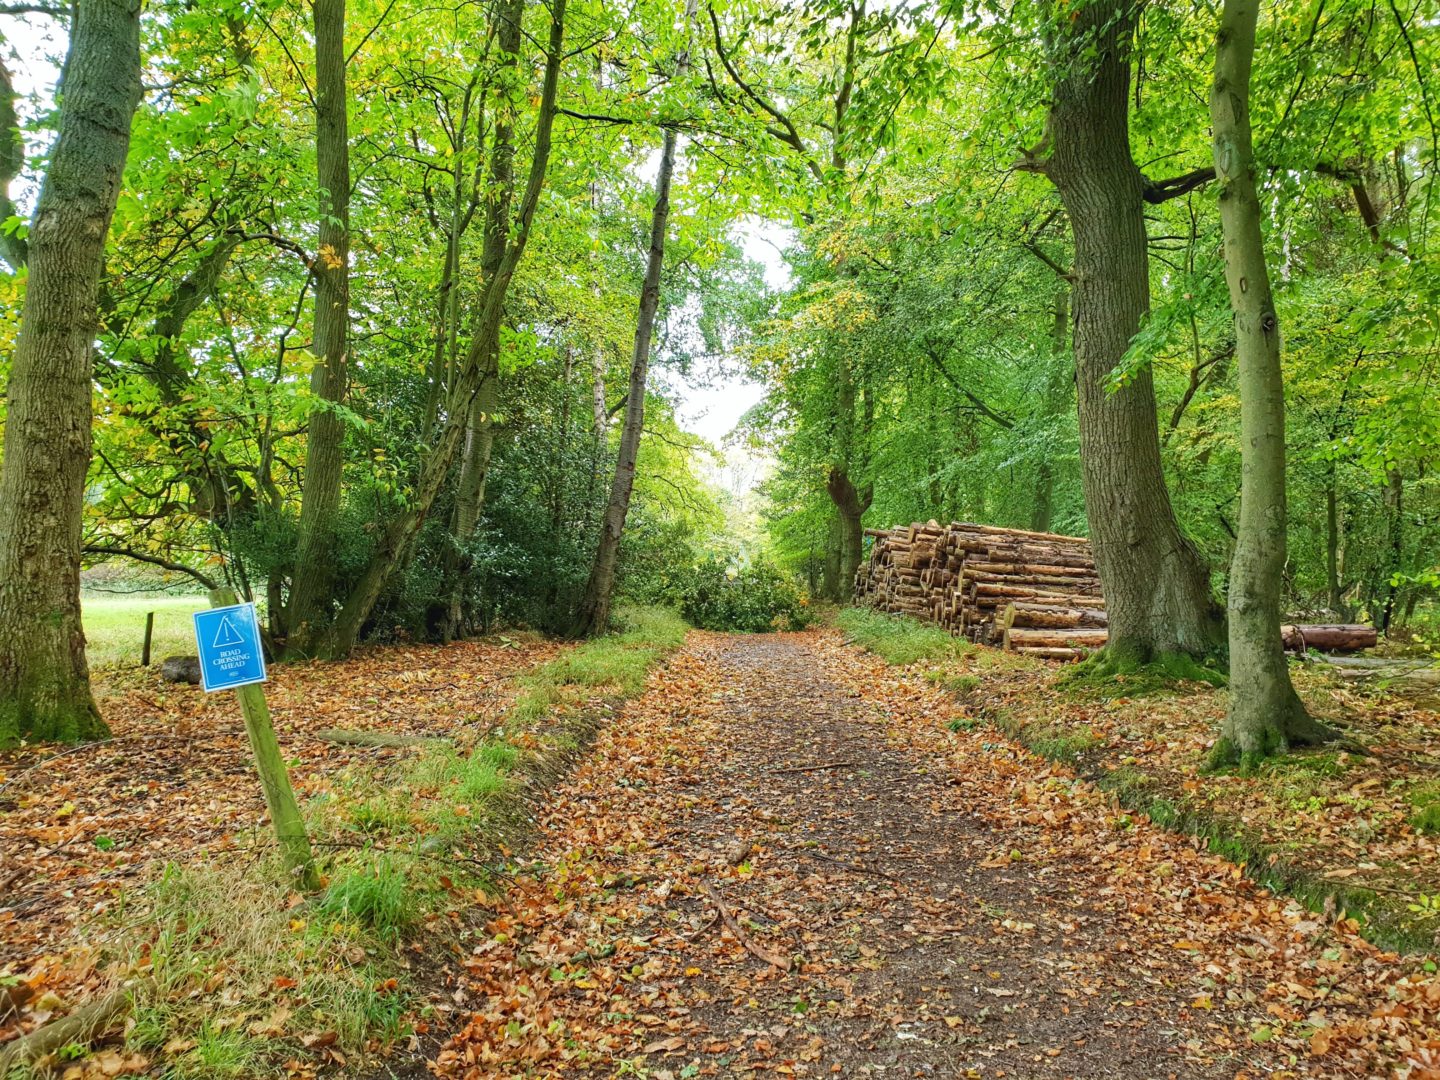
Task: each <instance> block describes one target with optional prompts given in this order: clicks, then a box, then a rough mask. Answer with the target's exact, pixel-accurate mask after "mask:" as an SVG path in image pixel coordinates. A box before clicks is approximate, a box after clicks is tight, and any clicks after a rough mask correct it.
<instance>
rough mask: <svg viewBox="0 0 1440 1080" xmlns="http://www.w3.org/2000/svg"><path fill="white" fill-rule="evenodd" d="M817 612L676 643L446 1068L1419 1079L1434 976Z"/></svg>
mask: <svg viewBox="0 0 1440 1080" xmlns="http://www.w3.org/2000/svg"><path fill="white" fill-rule="evenodd" d="M961 715H962V714H961V712H960V711H959V706H958V705H957V704H956V702H955V699H954V698H953V697H952V696H951V695H949V694H948V693H946V692H944V691H942V690H940V689H938V688H936V687H934V686H931V685H929V684H927V683H926V682H925V681H924V680H923V679H921V678H920V677H918V676H917V675H916V674H914V673H911V672H906V671H904V670H899V669H891V668H887V667H886V666H885V665H884V664H883V663H881V662H880V661H878V660H877V659H875V658H874V657H871V656H869V655H867V654H863V653H860V652H858V651H857V650H855V649H853V648H850V647H848V646H846V645H845V644H844V643H843V642H842V641H841V640H840V637H839V635H838V634H836V633H835V632H834V631H820V632H810V633H805V634H790V635H765V636H748V637H747V636H739V635H734V636H727V635H718V634H694V635H692V636H691V639H690V642H689V644H688V645H687V646H686V648H685V649H684V650H682V651H681V652H680V653H678V654H676V656H674V657H673V658H672V660H671V661H670V663H669V664H668V666H667V667H666V668H665V669H663V670H662V671H660V672H657V673H654V674H652V676H651V679H650V683H649V687H648V690H647V692H646V693H645V695H644V696H642V697H641V698H640V699H638V700H636V701H633V702H631V704H630V705H629V706H627V708H626V710H625V711H624V713H623V714H622V715H621V716H620V717H619V718H618V719H616V720H615V721H613V722H612V723H611V724H610V725H609V727H608V728H607V729H606V730H605V731H604V732H603V733H602V735H601V737H600V739H599V741H598V743H597V745H596V747H595V749H594V752H593V754H592V755H591V757H590V758H589V759H588V760H587V761H586V763H585V764H583V765H582V766H581V767H580V769H579V770H578V772H577V773H576V774H575V776H574V777H573V779H572V780H571V781H570V782H568V783H566V784H565V785H563V786H562V787H561V788H560V789H559V790H558V791H557V792H556V793H555V795H554V798H553V799H552V800H550V802H549V803H548V805H547V807H546V808H545V809H544V811H543V813H542V815H541V817H542V821H541V824H542V830H541V837H542V840H541V843H540V845H539V846H538V847H537V848H536V850H535V851H534V852H533V855H532V857H531V858H530V859H529V860H528V861H526V862H524V863H523V864H522V869H521V870H520V872H519V873H518V875H517V876H516V877H515V878H514V879H513V881H512V883H511V887H510V889H509V892H508V895H507V897H506V898H505V899H504V901H503V902H502V903H501V904H499V905H498V906H497V907H496V908H495V909H494V911H493V912H492V913H491V918H490V919H489V920H488V921H487V922H486V923H485V924H484V925H483V929H482V930H481V931H479V932H477V934H476V936H475V938H474V939H473V940H472V941H471V942H470V943H469V947H468V948H467V951H466V953H465V955H464V957H463V961H462V962H461V963H460V964H459V965H458V966H457V968H456V969H455V970H454V971H451V972H449V973H448V975H446V976H444V978H445V979H446V980H447V982H446V986H445V988H444V996H443V998H442V999H441V1000H439V1001H438V1002H437V1012H438V1014H439V1015H440V1017H442V1019H443V1018H448V1019H443V1022H444V1023H445V1024H447V1025H448V1032H449V1036H448V1041H447V1042H446V1043H445V1044H444V1046H443V1047H442V1048H441V1049H440V1050H439V1052H438V1054H437V1055H436V1056H435V1058H434V1060H433V1062H432V1063H431V1064H430V1068H431V1070H432V1071H433V1072H434V1073H435V1074H437V1075H438V1076H440V1077H455V1078H465V1080H479V1078H481V1077H499V1076H509V1075H514V1076H519V1075H525V1076H566V1077H584V1076H613V1075H632V1074H633V1075H647V1076H649V1077H652V1078H653V1080H675V1078H679V1077H692V1076H725V1077H728V1076H751V1075H778V1076H829V1075H836V1076H865V1075H880V1074H882V1073H883V1074H886V1075H910V1076H931V1075H933V1076H944V1077H1046V1076H1056V1077H1062V1076H1094V1077H1136V1078H1139V1077H1147V1078H1150V1077H1208V1076H1217V1077H1218V1076H1228V1077H1260V1076H1276V1077H1285V1076H1292V1077H1299V1076H1305V1077H1311V1076H1335V1077H1369V1076H1382V1075H1396V1076H1399V1077H1404V1078H1406V1080H1422V1078H1433V1077H1440V1023H1437V1019H1440V983H1437V981H1436V979H1435V978H1434V977H1433V976H1431V975H1429V974H1427V973H1426V972H1425V970H1424V961H1423V960H1422V959H1420V958H1415V957H1405V958H1402V957H1398V956H1396V955H1395V954H1393V953H1386V952H1384V951H1382V950H1381V949H1379V948H1377V947H1376V946H1374V945H1372V944H1370V943H1369V942H1367V941H1365V940H1363V939H1362V938H1361V937H1359V936H1358V934H1357V933H1356V932H1355V926H1354V924H1353V923H1352V922H1349V921H1347V920H1339V921H1333V922H1332V921H1330V920H1326V919H1324V918H1321V917H1319V916H1316V915H1314V914H1312V913H1310V912H1308V911H1306V910H1305V909H1303V908H1302V907H1300V906H1299V905H1298V904H1296V903H1294V902H1292V901H1289V900H1287V899H1285V898H1282V897H1277V896H1274V895H1272V894H1270V893H1269V892H1267V891H1266V890H1264V889H1262V888H1260V887H1258V886H1256V885H1255V884H1254V883H1253V882H1251V881H1249V880H1248V879H1247V878H1245V877H1244V875H1243V874H1242V873H1241V871H1240V869H1239V868H1238V867H1237V866H1235V865H1234V864H1232V863H1229V862H1227V861H1225V860H1223V859H1220V858H1217V857H1215V856H1211V855H1209V854H1205V853H1203V852H1202V851H1199V850H1197V844H1196V843H1195V842H1194V841H1192V840H1190V839H1188V838H1185V837H1182V836H1179V835H1176V834H1173V833H1170V832H1166V831H1164V830H1161V829H1159V828H1156V827H1154V826H1151V825H1150V824H1149V823H1148V822H1147V821H1145V820H1144V819H1143V818H1142V819H1139V820H1134V821H1129V820H1126V821H1124V822H1120V821H1118V820H1117V813H1116V808H1115V805H1114V802H1113V799H1112V797H1111V796H1109V795H1107V794H1106V793H1104V792H1102V791H1100V790H1098V789H1097V788H1096V787H1095V786H1094V785H1093V784H1092V783H1090V782H1088V781H1086V780H1083V779H1080V778H1077V777H1076V776H1075V775H1074V774H1073V773H1072V772H1071V771H1070V770H1069V769H1067V768H1065V767H1062V766H1057V765H1053V764H1051V763H1049V762H1046V761H1044V760H1042V759H1040V758H1037V757H1036V756H1034V755H1032V754H1031V753H1029V752H1028V751H1026V750H1024V749H1022V748H1021V747H1019V746H1018V745H1016V744H1014V743H1011V742H1009V741H1007V740H1004V739H998V738H997V737H996V736H994V735H993V733H987V732H984V731H974V730H964V729H956V730H951V727H952V725H951V723H950V722H951V721H953V720H955V719H957V718H959V717H961Z"/></svg>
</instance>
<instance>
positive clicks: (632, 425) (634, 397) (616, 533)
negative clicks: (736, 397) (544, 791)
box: [574, 0, 696, 637]
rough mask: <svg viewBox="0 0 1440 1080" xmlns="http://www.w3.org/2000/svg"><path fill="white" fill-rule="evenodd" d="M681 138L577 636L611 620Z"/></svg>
mask: <svg viewBox="0 0 1440 1080" xmlns="http://www.w3.org/2000/svg"><path fill="white" fill-rule="evenodd" d="M695 9H696V0H689V2H688V3H687V4H686V6H685V26H686V32H687V33H688V31H689V26H690V21H691V20H692V19H693V18H694V17H695ZM689 63H690V53H689V49H688V47H687V48H686V50H685V51H684V52H682V53H681V54H680V56H679V58H678V60H677V61H676V64H675V76H676V78H677V79H678V78H681V77H683V76H684V74H685V70H686V68H688V67H689ZM677 141H678V137H677V133H676V130H675V128H674V127H673V126H671V127H666V128H665V139H664V143H663V144H662V147H661V151H660V171H659V173H657V174H656V176H655V209H654V210H653V211H652V212H651V214H650V254H649V256H648V257H647V259H646V262H645V280H644V283H643V284H642V286H641V289H640V314H639V317H638V319H637V320H636V323H635V351H634V354H633V355H632V356H631V358H630V384H629V388H628V390H627V397H626V400H625V420H624V422H623V424H622V426H621V428H620V452H619V456H618V458H617V459H616V461H615V476H614V479H613V480H612V481H611V483H610V500H609V502H608V503H607V504H606V506H605V517H604V519H603V520H602V521H601V523H600V542H599V544H598V546H597V547H596V549H595V561H594V563H593V564H592V565H591V568H590V580H589V581H588V582H586V584H585V595H584V596H583V597H582V598H581V601H580V610H579V612H578V613H577V614H576V616H575V626H574V634H575V636H576V637H590V636H593V635H595V634H601V633H604V632H605V628H606V627H607V626H608V625H609V623H610V602H611V600H612V599H613V598H614V592H615V570H616V567H617V566H618V565H619V563H620V538H621V536H622V535H623V534H624V532H625V518H626V515H627V514H629V512H630V496H631V494H632V492H633V491H634V489H635V461H636V458H637V457H638V455H639V452H640V434H641V431H642V430H643V428H644V425H645V383H646V379H647V377H648V375H649V371H650V339H651V336H652V335H653V334H654V331H655V312H656V310H657V309H658V308H659V307H660V276H661V272H662V271H663V270H664V268H665V230H666V227H667V225H668V223H669V221H670V183H671V180H672V179H673V178H674V176H675V146H676V143H677Z"/></svg>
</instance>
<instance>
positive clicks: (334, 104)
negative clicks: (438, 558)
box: [285, 0, 350, 655]
mask: <svg viewBox="0 0 1440 1080" xmlns="http://www.w3.org/2000/svg"><path fill="white" fill-rule="evenodd" d="M314 18H315V21H314V27H315V90H314V95H315V164H316V177H315V179H316V182H317V186H318V194H319V198H318V203H319V210H320V213H319V220H318V227H317V229H316V234H317V237H318V240H319V244H318V247H317V249H316V252H315V256H314V260H313V262H312V265H311V269H312V272H313V273H314V276H315V325H314V341H313V344H312V346H311V347H312V350H313V351H314V353H315V359H316V364H315V369H314V371H313V373H312V374H311V377H310V392H311V394H312V395H313V397H314V399H315V404H314V406H313V407H312V408H311V410H310V415H309V424H308V433H307V436H306V441H305V473H304V477H305V480H304V490H303V494H302V496H301V500H300V525H299V536H298V540H297V542H296V551H295V569H294V571H293V572H292V573H291V575H290V599H289V603H288V606H287V609H286V620H285V621H286V629H287V631H288V641H287V645H288V648H289V650H290V651H291V652H293V653H296V654H298V655H304V654H306V653H308V652H309V651H310V650H311V648H313V642H314V640H315V637H316V634H317V632H318V631H323V630H324V628H325V626H326V625H327V624H328V622H329V619H330V611H329V607H330V596H331V592H332V589H333V582H334V578H335V528H336V518H337V516H338V513H339V509H340V494H341V483H342V481H343V479H344V470H345V457H344V453H345V421H344V419H343V418H342V417H341V415H340V413H339V411H338V407H339V406H340V405H342V404H343V403H344V401H345V394H346V390H347V388H348V383H349V381H350V374H349V364H350V352H349V333H350V126H349V121H348V118H347V115H346V114H347V112H348V110H349V108H350V96H349V92H348V90H347V88H346V81H345V67H346V64H347V63H348V59H347V56H348V54H347V52H346V45H345V0H314Z"/></svg>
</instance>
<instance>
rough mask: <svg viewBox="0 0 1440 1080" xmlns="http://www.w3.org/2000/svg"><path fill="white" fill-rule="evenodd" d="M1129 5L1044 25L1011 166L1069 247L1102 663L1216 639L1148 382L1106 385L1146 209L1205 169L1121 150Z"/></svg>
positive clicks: (1131, 312)
mask: <svg viewBox="0 0 1440 1080" xmlns="http://www.w3.org/2000/svg"><path fill="white" fill-rule="evenodd" d="M1138 10H1139V8H1138V5H1137V4H1135V3H1134V2H1133V0H1086V2H1085V3H1083V4H1081V5H1079V6H1078V7H1077V8H1076V9H1074V10H1073V11H1070V10H1067V11H1065V12H1064V13H1063V14H1057V16H1056V19H1055V25H1054V27H1053V29H1052V31H1051V33H1053V35H1054V37H1053V41H1052V43H1051V45H1050V51H1051V57H1050V63H1051V68H1052V71H1053V99H1052V103H1051V106H1050V112H1049V115H1048V117H1047V119H1046V126H1045V138H1044V140H1043V141H1042V143H1041V144H1040V145H1039V146H1038V147H1036V148H1035V150H1034V151H1032V152H1031V153H1030V154H1028V155H1027V157H1026V159H1025V160H1024V162H1023V163H1022V164H1023V166H1024V167H1025V168H1027V169H1031V170H1034V171H1038V172H1042V173H1044V175H1045V176H1047V177H1048V178H1049V179H1050V180H1051V182H1052V183H1054V185H1055V187H1056V189H1057V190H1058V191H1059V193H1060V198H1061V201H1062V202H1063V203H1064V205H1065V212H1066V216H1067V217H1068V219H1069V222H1070V229H1071V232H1072V234H1073V236H1074V242H1075V265H1074V269H1073V271H1072V281H1073V286H1074V288H1073V305H1074V346H1075V383H1076V393H1077V399H1078V402H1079V418H1080V464H1081V470H1082V475H1083V477H1084V484H1085V507H1086V511H1087V517H1088V520H1089V523H1090V535H1091V540H1092V543H1093V544H1094V549H1095V563H1096V566H1097V567H1098V568H1099V571H1100V579H1101V581H1102V582H1103V583H1104V586H1105V597H1106V609H1107V612H1108V614H1109V619H1110V625H1109V631H1110V639H1109V644H1108V645H1107V646H1106V652H1107V654H1108V655H1109V656H1110V657H1111V658H1112V659H1113V660H1117V661H1119V660H1126V661H1130V662H1134V661H1139V662H1145V661H1148V660H1150V659H1152V658H1154V657H1155V656H1157V655H1160V654H1164V653H1185V654H1189V655H1192V656H1197V657H1203V656H1207V655H1209V654H1211V653H1214V652H1215V651H1216V649H1217V647H1218V646H1219V644H1220V640H1221V636H1222V623H1221V618H1220V612H1219V609H1218V607H1217V605H1216V604H1215V602H1214V601H1213V599H1212V598H1211V593H1210V573H1209V568H1208V567H1207V565H1206V563H1205V560H1204V558H1203V557H1202V556H1201V554H1200V552H1199V550H1198V549H1197V548H1196V546H1195V544H1194V543H1193V542H1192V541H1191V540H1190V538H1189V537H1188V536H1186V535H1185V534H1184V532H1183V531H1182V530H1181V528H1180V524H1179V522H1178V521H1177V520H1176V517H1175V512H1174V509H1173V507H1172V506H1171V503H1170V496H1169V492H1168V490H1167V489H1166V486H1165V474H1164V470H1163V468H1162V466H1161V460H1160V438H1159V433H1158V418H1157V415H1156V407H1155V391H1154V384H1153V377H1152V374H1151V372H1150V370H1149V369H1148V368H1146V369H1144V370H1141V371H1139V372H1136V373H1135V374H1134V375H1133V376H1132V377H1131V378H1130V379H1128V380H1127V381H1126V382H1125V383H1124V384H1123V385H1121V386H1119V387H1118V388H1117V387H1115V386H1113V385H1112V382H1111V372H1112V371H1114V370H1115V369H1116V368H1118V367H1120V366H1121V361H1122V360H1123V358H1124V357H1125V354H1126V352H1127V350H1128V349H1129V347H1130V341H1131V339H1132V338H1133V337H1134V336H1135V334H1136V333H1137V332H1138V331H1139V329H1140V325H1141V320H1142V319H1143V318H1144V317H1145V315H1146V313H1147V312H1148V311H1149V307H1150V269H1149V256H1148V252H1147V235H1146V226H1145V207H1146V204H1147V202H1158V201H1163V200H1164V199H1165V198H1168V197H1170V196H1171V195H1172V194H1174V193H1175V192H1177V191H1182V190H1185V189H1186V187H1187V185H1191V184H1192V183H1193V182H1198V181H1199V180H1202V179H1203V178H1204V175H1203V173H1201V174H1198V175H1197V176H1196V177H1195V178H1194V181H1193V182H1192V180H1191V178H1179V179H1177V180H1175V181H1169V182H1160V183H1154V182H1151V181H1149V180H1148V179H1147V178H1146V177H1145V176H1144V174H1142V173H1141V171H1140V169H1139V167H1138V166H1137V165H1136V164H1135V159H1134V157H1133V155H1132V152H1131V149H1130V125H1129V115H1130V72H1131V64H1132V58H1133V51H1132V38H1133V35H1134V31H1135V18H1136V15H1137V13H1138Z"/></svg>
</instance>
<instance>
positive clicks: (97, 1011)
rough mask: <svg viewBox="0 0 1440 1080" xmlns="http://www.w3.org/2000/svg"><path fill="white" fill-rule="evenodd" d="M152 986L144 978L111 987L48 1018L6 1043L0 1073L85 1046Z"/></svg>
mask: <svg viewBox="0 0 1440 1080" xmlns="http://www.w3.org/2000/svg"><path fill="white" fill-rule="evenodd" d="M153 987H154V982H153V981H152V980H148V979H147V980H145V981H143V982H141V983H140V984H138V985H136V986H126V987H122V988H120V989H119V990H112V991H111V992H110V993H108V994H106V995H105V996H104V997H102V998H99V999H97V1000H95V1001H92V1002H91V1003H90V1004H88V1005H82V1006H81V1007H80V1008H78V1009H76V1010H75V1011H74V1012H72V1013H70V1014H69V1015H68V1016H62V1017H61V1018H60V1019H58V1020H51V1021H50V1022H49V1023H48V1024H44V1025H42V1026H40V1027H38V1028H36V1029H35V1030H34V1031H32V1032H30V1034H28V1035H23V1036H21V1037H20V1038H18V1039H14V1040H12V1041H10V1042H8V1043H6V1044H5V1046H4V1048H3V1049H0V1076H10V1075H11V1073H12V1072H13V1071H15V1070H18V1069H20V1068H21V1067H22V1066H26V1065H31V1064H33V1063H35V1062H37V1061H39V1060H40V1059H41V1058H43V1057H45V1056H47V1055H49V1054H53V1053H55V1052H56V1051H57V1050H59V1049H60V1048H61V1047H65V1046H82V1047H87V1048H88V1047H89V1046H90V1044H91V1043H92V1042H94V1041H95V1040H96V1039H97V1038H99V1037H100V1036H101V1035H103V1034H105V1032H106V1031H107V1030H109V1028H110V1027H111V1026H112V1025H113V1024H114V1023H115V1022H116V1021H118V1020H119V1019H120V1018H121V1017H122V1016H124V1015H125V1014H126V1013H127V1012H129V1011H130V1009H131V1007H132V1006H133V1005H134V1003H135V998H136V996H137V995H139V994H142V993H145V992H147V991H148V990H150V989H153Z"/></svg>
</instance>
